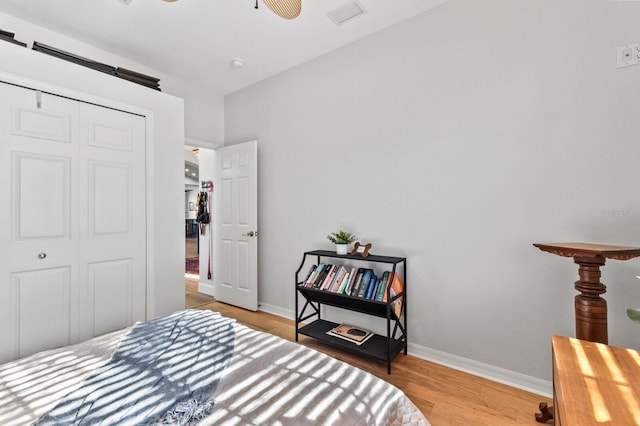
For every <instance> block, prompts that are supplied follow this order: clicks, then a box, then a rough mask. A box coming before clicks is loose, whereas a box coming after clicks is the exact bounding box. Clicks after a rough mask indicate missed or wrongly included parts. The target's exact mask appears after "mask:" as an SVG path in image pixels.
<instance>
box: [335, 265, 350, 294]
mask: <svg viewBox="0 0 640 426" xmlns="http://www.w3.org/2000/svg"><path fill="white" fill-rule="evenodd" d="M344 269H345V271H346V273H345V274H344V278H343V279H342V282H341V283H340V287H338V290H337V291H336V293H338V294H344V292H345V289H346V288H347V285H348V284H349V280H350V279H351V272H349V270H348V269H347V268H344Z"/></svg>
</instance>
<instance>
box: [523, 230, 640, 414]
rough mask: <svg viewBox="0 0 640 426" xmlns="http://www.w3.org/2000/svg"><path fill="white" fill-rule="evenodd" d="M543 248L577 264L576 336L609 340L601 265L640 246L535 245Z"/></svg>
mask: <svg viewBox="0 0 640 426" xmlns="http://www.w3.org/2000/svg"><path fill="white" fill-rule="evenodd" d="M534 246H536V247H538V248H539V249H540V250H542V251H546V252H548V253H553V254H556V255H558V256H563V257H572V258H573V261H574V262H575V263H577V264H578V277H579V278H580V279H579V280H578V281H576V282H575V288H576V290H578V291H579V292H580V294H578V295H577V296H576V297H575V303H574V306H575V318H576V338H578V339H581V340H588V341H591V342H598V343H604V344H608V343H609V336H608V332H607V301H606V300H605V299H603V298H602V297H600V295H601V294H604V293H606V291H607V287H606V286H605V285H604V284H602V283H601V282H600V276H601V273H600V267H601V266H604V264H605V261H606V260H607V259H616V260H628V259H633V258H634V257H638V256H640V248H635V247H621V246H612V245H607V244H590V243H553V244H534ZM540 410H541V414H536V420H537V421H538V422H540V423H544V422H546V421H547V420H551V419H553V414H552V413H553V410H552V408H549V407H546V404H544V403H543V404H540Z"/></svg>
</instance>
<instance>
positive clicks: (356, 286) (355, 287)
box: [350, 268, 364, 297]
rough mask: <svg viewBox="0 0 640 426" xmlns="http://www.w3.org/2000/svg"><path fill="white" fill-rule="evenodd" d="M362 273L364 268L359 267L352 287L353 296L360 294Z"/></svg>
mask: <svg viewBox="0 0 640 426" xmlns="http://www.w3.org/2000/svg"><path fill="white" fill-rule="evenodd" d="M362 274H364V269H363V268H358V272H357V273H356V279H355V282H354V283H353V287H352V288H351V293H350V295H351V296H354V297H356V296H358V290H359V289H360V282H362Z"/></svg>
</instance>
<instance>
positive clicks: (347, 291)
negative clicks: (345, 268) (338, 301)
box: [344, 267, 358, 296]
mask: <svg viewBox="0 0 640 426" xmlns="http://www.w3.org/2000/svg"><path fill="white" fill-rule="evenodd" d="M357 273H358V269H357V268H355V267H353V268H351V272H349V281H348V282H347V286H346V287H345V289H344V294H346V295H347V296H351V290H353V285H354V284H355V282H356V275H357Z"/></svg>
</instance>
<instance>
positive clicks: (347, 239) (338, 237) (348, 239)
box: [327, 229, 356, 244]
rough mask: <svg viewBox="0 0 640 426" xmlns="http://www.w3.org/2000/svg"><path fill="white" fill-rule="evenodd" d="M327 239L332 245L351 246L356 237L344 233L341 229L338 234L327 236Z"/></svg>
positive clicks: (349, 233)
mask: <svg viewBox="0 0 640 426" xmlns="http://www.w3.org/2000/svg"><path fill="white" fill-rule="evenodd" d="M327 239H328V240H329V241H331V242H332V243H333V244H351V243H352V242H354V241H355V240H356V236H355V235H353V234H352V233H351V232H346V231H343V230H342V229H341V230H340V231H338V232H333V233H331V234H329V235H327Z"/></svg>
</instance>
